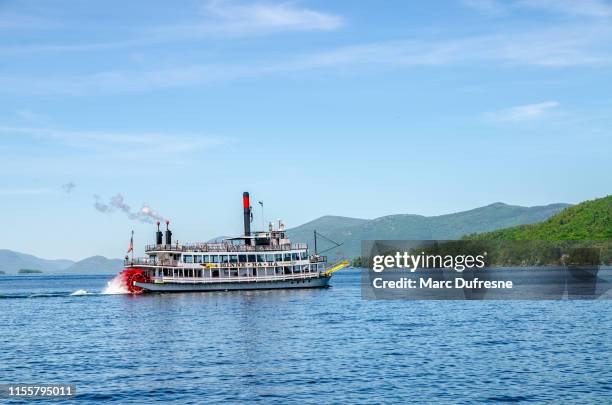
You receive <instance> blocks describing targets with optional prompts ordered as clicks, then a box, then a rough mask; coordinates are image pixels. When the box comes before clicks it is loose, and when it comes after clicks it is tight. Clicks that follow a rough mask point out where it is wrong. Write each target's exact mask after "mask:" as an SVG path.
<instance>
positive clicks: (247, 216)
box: [242, 191, 251, 245]
mask: <svg viewBox="0 0 612 405" xmlns="http://www.w3.org/2000/svg"><path fill="white" fill-rule="evenodd" d="M242 208H243V210H244V236H251V201H250V199H249V193H248V192H247V191H245V192H244V193H242ZM246 244H247V245H250V242H249V241H248V240H247V243H246Z"/></svg>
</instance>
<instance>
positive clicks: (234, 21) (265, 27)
mask: <svg viewBox="0 0 612 405" xmlns="http://www.w3.org/2000/svg"><path fill="white" fill-rule="evenodd" d="M204 10H205V11H206V13H207V14H208V15H211V16H213V17H216V18H217V19H219V20H220V21H221V22H222V23H223V24H222V25H219V26H218V27H216V28H221V27H222V29H219V31H221V32H227V33H248V32H254V31H260V30H261V31H264V32H265V31H277V30H287V31H319V30H324V31H325V30H333V29H336V28H339V27H340V26H342V24H343V21H342V18H340V17H339V16H335V15H332V14H326V13H322V12H320V11H314V10H310V9H307V8H300V7H296V6H295V5H294V4H291V3H280V4H271V3H249V4H237V3H234V2H231V1H223V0H221V1H218V0H217V1H209V2H206V3H205V7H204Z"/></svg>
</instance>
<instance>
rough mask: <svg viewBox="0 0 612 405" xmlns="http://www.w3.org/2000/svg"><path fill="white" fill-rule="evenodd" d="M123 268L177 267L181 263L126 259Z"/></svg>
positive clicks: (166, 260) (141, 258) (148, 259)
mask: <svg viewBox="0 0 612 405" xmlns="http://www.w3.org/2000/svg"><path fill="white" fill-rule="evenodd" d="M123 264H124V265H125V266H134V265H137V266H168V267H178V266H179V265H180V264H182V263H181V262H179V261H178V260H173V259H150V258H148V257H135V258H133V259H127V260H124V261H123Z"/></svg>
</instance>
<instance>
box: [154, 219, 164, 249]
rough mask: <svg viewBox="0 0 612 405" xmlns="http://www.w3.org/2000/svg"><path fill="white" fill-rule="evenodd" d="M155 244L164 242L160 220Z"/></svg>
mask: <svg viewBox="0 0 612 405" xmlns="http://www.w3.org/2000/svg"><path fill="white" fill-rule="evenodd" d="M155 244H156V245H161V244H162V231H160V230H159V221H157V232H156V233H155Z"/></svg>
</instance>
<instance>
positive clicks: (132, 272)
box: [119, 267, 151, 294]
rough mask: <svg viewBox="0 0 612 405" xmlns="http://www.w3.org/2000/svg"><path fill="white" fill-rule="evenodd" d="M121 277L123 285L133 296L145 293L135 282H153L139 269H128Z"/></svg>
mask: <svg viewBox="0 0 612 405" xmlns="http://www.w3.org/2000/svg"><path fill="white" fill-rule="evenodd" d="M119 276H120V277H121V281H122V282H123V285H124V286H125V288H126V289H127V290H128V291H129V292H130V293H131V294H142V293H143V291H144V289H142V288H141V287H138V286H136V285H134V282H135V281H137V282H139V283H150V282H151V279H150V278H149V277H148V276H147V275H146V274H145V273H144V270H142V269H139V268H137V267H127V268H126V269H125V270H123V271H122V272H121V273H119Z"/></svg>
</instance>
